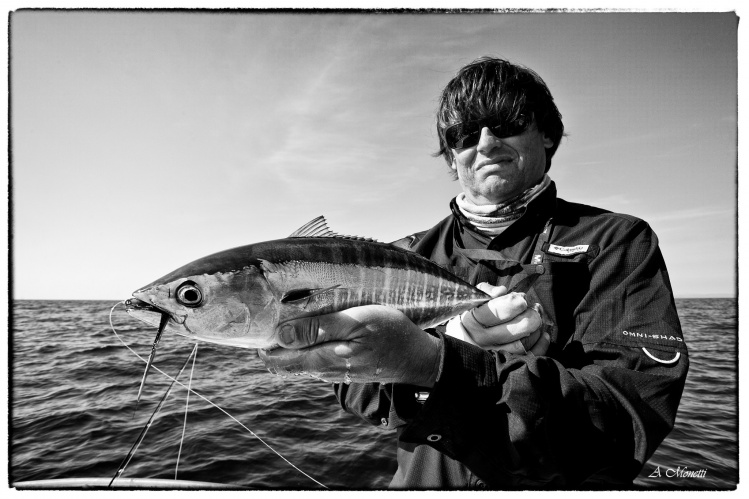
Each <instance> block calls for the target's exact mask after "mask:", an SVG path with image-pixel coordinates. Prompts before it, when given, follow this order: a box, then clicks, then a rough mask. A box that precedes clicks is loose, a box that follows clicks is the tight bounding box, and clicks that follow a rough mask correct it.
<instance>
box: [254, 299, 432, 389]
mask: <svg viewBox="0 0 749 499" xmlns="http://www.w3.org/2000/svg"><path fill="white" fill-rule="evenodd" d="M276 336H277V338H278V341H279V344H280V345H281V347H283V348H277V349H274V350H271V351H267V350H260V351H259V352H258V355H259V357H260V358H261V359H262V360H263V362H265V365H266V367H268V369H269V370H271V372H274V373H276V374H281V375H284V374H310V375H312V376H315V377H320V378H323V379H325V380H329V381H348V380H350V381H352V382H355V383H368V382H379V383H408V384H412V385H417V386H423V387H431V386H433V385H434V382H435V381H436V379H437V373H438V371H439V362H440V348H441V345H440V343H441V340H440V339H439V338H435V337H433V336H431V335H429V334H428V333H425V332H424V331H422V330H421V329H419V327H418V326H416V325H415V324H414V323H413V322H411V321H410V320H409V319H408V317H406V316H405V315H403V313H401V312H400V311H398V310H396V309H394V308H390V307H385V306H380V305H368V306H364V307H355V308H350V309H348V310H344V311H341V312H335V313H331V314H327V315H321V316H317V317H308V318H305V319H296V320H292V321H288V322H285V323H283V324H280V325H279V326H278V329H277V334H276Z"/></svg>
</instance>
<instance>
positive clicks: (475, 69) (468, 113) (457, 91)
mask: <svg viewBox="0 0 749 499" xmlns="http://www.w3.org/2000/svg"><path fill="white" fill-rule="evenodd" d="M495 114H502V115H503V116H506V117H507V119H508V120H514V119H517V117H518V116H519V115H521V114H525V115H527V116H533V121H534V123H535V126H536V128H537V129H538V131H539V132H541V133H543V134H544V135H546V137H548V138H550V139H551V140H552V141H553V145H552V146H551V147H549V148H547V149H546V171H547V172H548V171H549V168H551V158H552V156H554V153H555V152H556V150H557V147H559V142H560V141H561V140H562V136H563V135H564V125H563V124H562V115H561V114H560V113H559V110H558V109H557V106H556V104H554V98H553V97H552V96H551V92H549V89H548V87H547V86H546V83H544V81H543V80H542V79H541V77H540V76H538V75H537V74H536V73H535V72H534V71H532V70H530V69H528V68H526V67H523V66H520V65H518V64H513V63H511V62H509V61H506V60H504V59H498V58H495V57H486V56H485V57H481V58H480V59H476V60H475V61H473V62H472V63H470V64H468V65H467V66H464V67H463V68H461V69H460V71H458V74H456V75H455V77H454V78H453V79H452V80H450V82H449V83H448V84H447V86H446V87H445V89H444V90H443V91H442V95H441V96H440V100H439V108H438V109H437V135H438V136H439V141H440V149H439V151H437V152H436V153H435V156H443V157H444V158H445V161H447V164H448V165H450V164H452V159H453V154H452V151H451V150H450V148H449V147H447V143H446V142H445V129H446V128H447V127H449V126H450V125H452V124H455V123H459V122H463V121H469V120H476V119H480V118H484V117H486V116H491V115H495ZM450 172H452V174H453V178H455V179H457V178H458V177H457V174H456V173H455V172H454V171H453V170H452V169H451V170H450Z"/></svg>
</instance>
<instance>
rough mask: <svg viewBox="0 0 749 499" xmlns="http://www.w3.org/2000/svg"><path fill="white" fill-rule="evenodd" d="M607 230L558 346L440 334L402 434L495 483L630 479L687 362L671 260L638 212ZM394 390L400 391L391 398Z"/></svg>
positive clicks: (656, 435) (664, 418)
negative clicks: (424, 394) (439, 358)
mask: <svg viewBox="0 0 749 499" xmlns="http://www.w3.org/2000/svg"><path fill="white" fill-rule="evenodd" d="M624 225H625V226H626V230H625V231H624V232H625V233H624V234H622V230H621V227H622V225H621V224H619V226H618V229H612V231H611V234H609V235H607V234H606V233H605V232H604V234H603V236H602V237H603V240H602V244H601V251H600V253H599V255H598V256H597V257H596V258H594V259H593V261H592V262H591V263H590V265H589V272H590V276H591V277H590V286H589V288H588V291H587V293H586V294H585V296H584V297H583V299H582V301H581V302H580V303H579V305H578V306H577V308H576V310H575V318H574V319H575V322H574V324H575V331H574V333H573V335H572V336H571V337H570V338H569V341H567V342H566V343H565V344H564V345H556V347H557V350H560V351H561V354H560V355H559V356H557V357H558V358H559V359H564V361H560V360H557V358H551V357H547V356H540V357H534V356H532V355H529V356H515V355H512V354H504V353H501V352H498V353H496V354H494V353H489V352H486V351H483V350H481V349H480V348H478V347H475V346H473V345H469V344H467V343H465V342H462V341H459V340H456V339H454V338H451V337H446V336H444V335H442V336H441V337H442V340H443V342H442V345H443V348H444V355H443V363H442V365H441V370H440V374H439V376H438V379H437V382H436V384H435V386H434V388H433V389H432V391H431V394H430V396H429V399H428V400H427V401H426V403H425V404H424V406H423V407H422V408H421V409H420V410H417V411H415V412H414V413H413V416H410V415H409V416H408V417H405V418H404V420H405V421H406V423H407V426H406V427H405V429H404V430H403V432H402V433H401V435H400V439H401V441H406V442H412V443H416V444H427V445H431V446H432V447H434V448H436V449H437V450H439V451H441V452H442V453H444V454H446V455H447V456H449V457H451V458H453V459H456V460H458V461H460V462H462V463H464V464H465V465H466V466H468V467H469V469H471V471H473V472H474V473H475V474H476V475H477V476H479V477H480V478H481V479H483V480H484V481H485V482H486V483H487V485H489V486H490V487H496V488H513V487H516V488H523V487H538V486H547V487H559V488H567V487H574V488H587V487H591V488H596V487H605V488H611V487H615V486H616V485H617V484H622V485H626V484H628V483H631V481H632V480H633V479H634V478H635V477H636V476H637V474H638V473H639V471H640V470H641V468H642V466H643V465H644V463H645V462H646V460H647V459H648V458H649V457H650V456H651V455H652V454H653V452H654V451H655V449H656V447H657V446H658V445H659V444H660V442H661V441H662V440H663V439H664V438H665V436H666V435H667V434H668V432H669V431H670V430H671V428H672V427H673V424H674V420H675V417H676V409H677V407H678V404H679V400H680V398H681V393H682V390H683V387H684V381H685V378H686V373H687V369H688V360H687V350H686V346H685V344H684V341H683V337H682V334H681V327H680V324H679V319H678V316H677V314H676V308H675V305H674V300H673V295H672V292H671V287H670V283H669V280H668V274H667V272H666V268H665V264H664V262H663V258H662V256H661V253H660V250H659V249H658V243H657V239H656V237H655V235H654V234H653V232H652V231H651V230H650V228H649V227H648V226H647V224H645V223H644V222H642V221H639V220H637V221H634V222H627V223H626V224H624ZM393 400H395V399H393Z"/></svg>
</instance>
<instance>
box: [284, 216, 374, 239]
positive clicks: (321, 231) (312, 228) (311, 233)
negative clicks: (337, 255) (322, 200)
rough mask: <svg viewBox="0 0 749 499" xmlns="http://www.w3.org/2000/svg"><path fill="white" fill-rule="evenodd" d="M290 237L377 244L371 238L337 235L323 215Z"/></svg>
mask: <svg viewBox="0 0 749 499" xmlns="http://www.w3.org/2000/svg"><path fill="white" fill-rule="evenodd" d="M289 237H338V238H342V239H354V240H356V241H369V242H373V243H374V242H377V240H376V239H372V238H369V237H359V236H345V235H343V234H337V233H335V232H333V231H332V230H330V229H329V228H328V222H327V221H326V220H325V217H324V216H322V215H320V216H319V217H317V218H315V219H313V220H310V221H309V222H307V223H306V224H304V225H302V226H301V227H299V228H298V229H297V230H295V231H294V232H292V233H291V235H290V236H289Z"/></svg>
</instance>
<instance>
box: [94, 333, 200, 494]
mask: <svg viewBox="0 0 749 499" xmlns="http://www.w3.org/2000/svg"><path fill="white" fill-rule="evenodd" d="M197 349H198V344H197V343H196V344H195V347H194V348H193V349H192V352H190V355H189V356H188V357H187V358H186V359H185V363H184V364H182V368H181V369H180V370H179V372H178V373H177V376H175V378H174V380H173V381H172V382H171V384H170V385H169V388H167V389H166V392H164V395H163V396H162V397H161V400H159V403H158V405H157V406H156V409H154V411H153V414H151V417H150V418H148V422H147V423H146V426H144V427H143V429H142V430H141V431H140V435H138V438H137V440H135V443H134V444H133V446H132V447H130V451H129V452H128V453H127V456H125V459H123V460H122V462H121V463H120V465H119V466H118V467H117V471H116V472H115V473H114V476H113V477H112V480H111V481H110V482H109V485H108V487H111V486H112V483H114V481H115V480H117V479H118V478H120V477H121V476H122V474H123V473H124V472H125V468H127V465H128V464H130V460H131V459H132V458H133V456H134V455H135V453H136V451H137V450H138V447H140V444H141V443H143V439H144V438H146V433H148V430H149V429H150V428H151V425H152V424H153V420H154V419H156V416H158V414H159V411H161V408H162V407H163V405H164V402H166V399H167V397H169V394H170V393H171V392H172V388H174V383H175V382H176V381H177V378H179V377H180V375H182V371H184V370H185V367H187V363H188V362H189V361H190V357H192V354H194V353H195V350H197Z"/></svg>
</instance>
